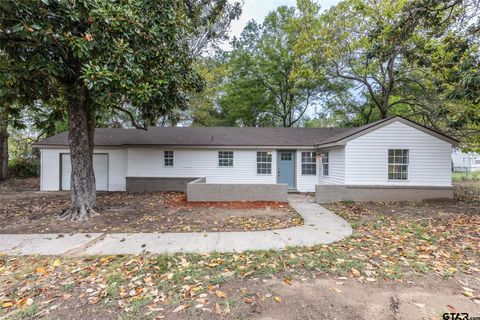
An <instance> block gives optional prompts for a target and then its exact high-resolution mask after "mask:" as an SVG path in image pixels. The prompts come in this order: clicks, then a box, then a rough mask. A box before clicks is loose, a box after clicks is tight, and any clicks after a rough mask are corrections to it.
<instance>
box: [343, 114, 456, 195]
mask: <svg viewBox="0 0 480 320" xmlns="http://www.w3.org/2000/svg"><path fill="white" fill-rule="evenodd" d="M388 149H409V168H408V180H407V181H389V180H388ZM345 150H346V164H347V165H346V179H345V182H346V184H353V185H409V186H451V185H452V179H451V157H450V153H451V145H450V144H449V143H448V142H445V141H443V140H440V139H438V138H435V137H433V136H431V135H429V134H427V133H425V132H422V131H420V130H417V129H415V128H412V127H410V126H408V125H406V124H403V123H401V122H398V121H397V122H394V123H391V124H389V125H387V126H385V127H382V128H379V129H377V130H375V131H372V132H369V133H367V134H365V135H363V136H360V137H358V138H356V139H354V140H351V141H349V142H347V145H346V149H345Z"/></svg>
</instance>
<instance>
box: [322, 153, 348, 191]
mask: <svg viewBox="0 0 480 320" xmlns="http://www.w3.org/2000/svg"><path fill="white" fill-rule="evenodd" d="M321 152H328V158H329V159H328V162H329V164H328V176H326V177H324V176H323V166H322V162H321V160H320V153H321ZM317 153H318V157H319V162H318V163H319V170H318V184H344V183H345V148H344V147H340V148H335V149H324V150H321V151H318V152H317Z"/></svg>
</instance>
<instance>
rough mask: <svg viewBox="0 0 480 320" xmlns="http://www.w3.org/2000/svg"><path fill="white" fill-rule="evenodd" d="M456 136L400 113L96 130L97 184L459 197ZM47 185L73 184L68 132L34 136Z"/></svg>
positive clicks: (193, 196) (257, 195)
mask: <svg viewBox="0 0 480 320" xmlns="http://www.w3.org/2000/svg"><path fill="white" fill-rule="evenodd" d="M457 144H458V142H457V141H456V140H455V139H452V138H450V137H448V136H445V135H443V134H441V133H438V132H436V131H433V130H430V129H427V128H425V127H423V126H421V125H419V124H416V123H414V122H412V121H409V120H407V119H404V118H402V117H392V118H388V119H384V120H380V121H377V122H374V123H370V124H368V125H365V126H362V127H357V128H180V127H166V128H159V127H152V128H149V129H148V130H147V131H145V130H137V129H114V128H112V129H97V130H96V132H95V150H94V153H95V154H94V159H93V161H94V170H95V176H96V184H97V189H98V190H108V191H132V192H135V191H158V190H178V191H187V197H188V199H189V200H191V201H223V200H279V201H283V200H286V194H287V189H288V190H289V191H299V192H316V197H317V201H318V202H332V201H339V200H356V201H362V200H385V201H395V200H399V201H400V200H421V199H427V198H451V197H452V196H453V191H452V190H453V188H452V179H451V156H450V154H451V148H452V145H453V146H457ZM36 147H38V148H40V150H41V179H40V189H41V190H42V191H49V190H68V189H69V188H70V156H69V150H68V134H67V133H62V134H58V135H56V136H53V137H50V138H47V139H45V140H43V141H40V142H39V143H37V144H36Z"/></svg>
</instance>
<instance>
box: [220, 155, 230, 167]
mask: <svg viewBox="0 0 480 320" xmlns="http://www.w3.org/2000/svg"><path fill="white" fill-rule="evenodd" d="M218 166H219V167H233V151H218Z"/></svg>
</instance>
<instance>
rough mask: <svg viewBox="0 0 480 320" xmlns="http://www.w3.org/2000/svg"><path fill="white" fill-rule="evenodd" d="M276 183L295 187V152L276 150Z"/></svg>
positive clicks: (289, 187) (291, 187) (290, 187)
mask: <svg viewBox="0 0 480 320" xmlns="http://www.w3.org/2000/svg"><path fill="white" fill-rule="evenodd" d="M278 183H286V184H287V185H288V189H295V152H294V151H278Z"/></svg>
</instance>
